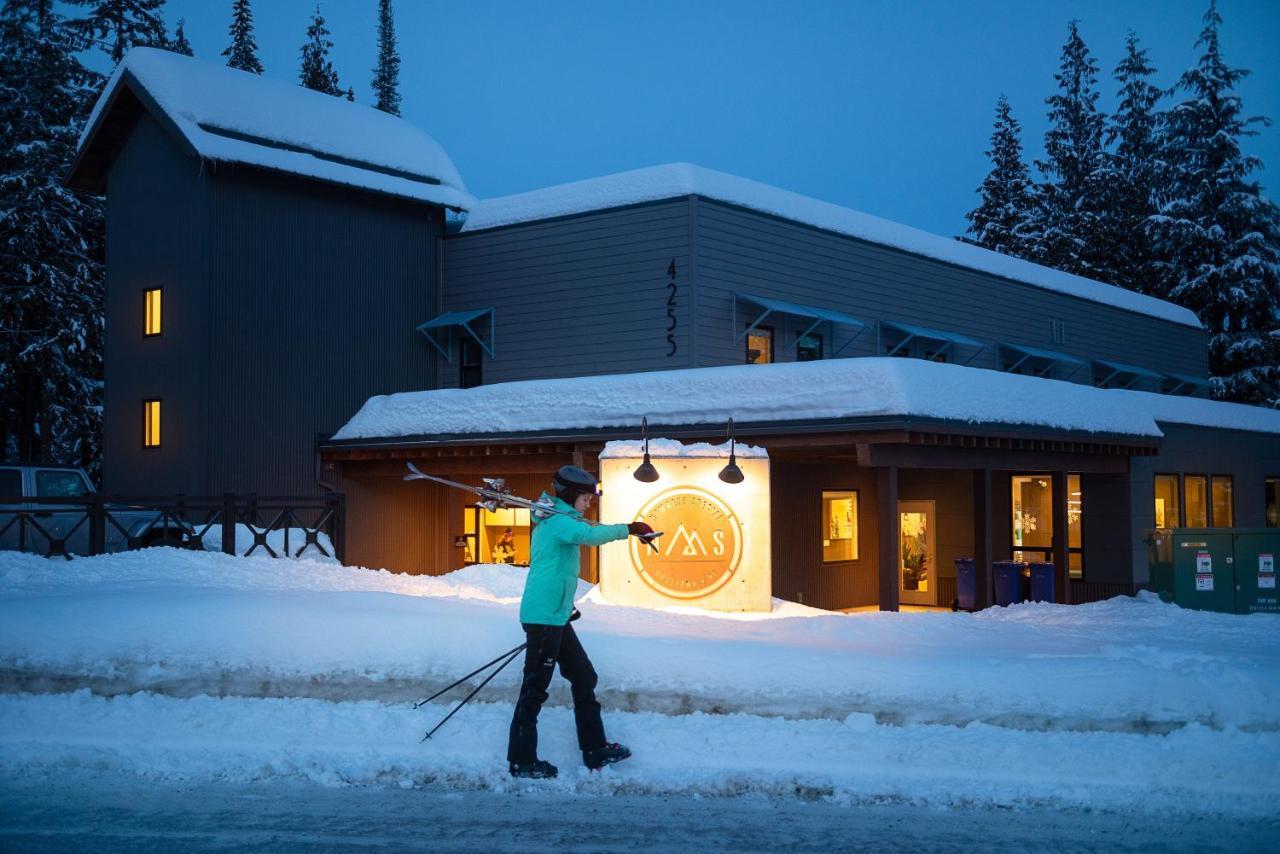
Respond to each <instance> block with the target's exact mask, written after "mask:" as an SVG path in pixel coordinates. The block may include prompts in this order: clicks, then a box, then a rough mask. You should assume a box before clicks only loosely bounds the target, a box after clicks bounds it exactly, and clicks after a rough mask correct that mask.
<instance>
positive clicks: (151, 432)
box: [142, 400, 160, 448]
mask: <svg viewBox="0 0 1280 854" xmlns="http://www.w3.org/2000/svg"><path fill="white" fill-rule="evenodd" d="M142 447H144V448H158V447H160V401H158V400H144V401H143V402H142Z"/></svg>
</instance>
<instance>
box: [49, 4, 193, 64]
mask: <svg viewBox="0 0 1280 854" xmlns="http://www.w3.org/2000/svg"><path fill="white" fill-rule="evenodd" d="M70 2H72V3H74V4H75V5H77V6H85V7H88V15H87V16H86V17H84V18H81V19H79V20H76V21H72V22H71V24H72V25H73V26H74V27H75V28H76V30H77V31H78V32H79V33H80V35H82V36H83V37H85V38H87V39H95V40H97V41H98V42H99V46H100V47H101V48H102V50H103V52H104V53H106V54H107V55H108V56H110V57H111V61H112V62H113V63H119V62H120V60H122V59H124V54H125V51H127V50H128V49H129V48H131V47H134V46H135V45H142V46H144V47H167V46H168V41H169V40H168V39H167V38H166V37H165V32H164V21H163V20H161V18H160V9H161V7H163V6H164V0H70Z"/></svg>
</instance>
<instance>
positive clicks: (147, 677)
mask: <svg viewBox="0 0 1280 854" xmlns="http://www.w3.org/2000/svg"><path fill="white" fill-rule="evenodd" d="M522 584H523V570H521V569H519V568H513V567H494V566H487V567H486V566H480V567H473V568H470V569H467V570H463V571H460V572H457V573H452V574H450V575H448V576H444V577H440V578H430V577H421V576H418V577H415V576H405V575H396V574H392V573H388V572H381V571H379V572H374V571H369V570H363V569H356V568H346V567H341V566H337V565H335V564H332V563H322V562H316V561H310V560H301V561H273V560H270V559H265V558H262V559H258V558H251V559H245V558H235V557H228V556H225V555H221V554H209V553H194V552H185V551H178V550H173V549H150V550H146V551H143V552H133V553H126V554H120V555H108V556H103V557H98V558H90V559H83V560H76V561H72V562H70V563H67V562H63V561H47V560H43V559H40V558H36V557H33V556H29V555H21V554H17V553H13V552H5V553H0V689H3V690H5V691H9V692H14V691H27V692H67V691H75V690H77V689H80V688H85V687H87V688H90V689H92V690H93V691H95V692H96V693H99V694H105V695H113V694H119V693H132V692H135V691H150V692H156V693H161V694H167V695H170V696H176V697H193V696H197V695H202V694H211V695H226V696H235V695H241V696H250V697H279V696H291V697H318V698H325V699H331V700H365V699H377V700H382V701H385V702H407V701H411V700H414V699H417V698H419V697H422V696H425V695H427V694H429V693H431V692H432V691H434V690H435V689H436V688H438V687H442V686H443V685H445V684H448V683H449V682H452V681H453V680H454V679H457V678H458V677H460V676H462V675H463V674H465V673H467V672H468V671H470V670H472V669H473V668H475V667H477V666H478V665H480V664H481V663H483V662H484V661H486V660H487V659H488V658H491V657H493V656H495V655H497V654H498V653H500V652H501V651H502V650H505V649H509V648H511V647H513V646H515V645H516V644H518V643H519V642H520V641H521V640H523V636H522V634H521V633H520V630H519V625H518V621H517V616H516V610H517V602H518V597H519V593H520V589H521V586H522ZM589 589H590V588H589V586H588V585H585V584H584V585H582V587H581V592H582V593H583V594H584V595H585V597H586V600H585V601H582V602H581V603H580V605H581V607H582V609H583V611H584V614H585V616H584V617H583V619H582V620H581V621H580V622H578V623H576V624H575V625H576V627H577V628H578V630H579V632H580V634H581V635H582V637H583V639H584V643H585V645H586V647H587V650H588V651H589V653H590V655H591V657H592V660H593V661H594V663H595V665H596V669H597V671H598V672H599V673H600V676H601V683H600V694H601V698H602V700H603V702H604V703H605V705H606V707H607V708H610V709H613V710H622V711H635V712H660V713H668V714H683V713H689V712H693V711H703V712H709V713H726V712H743V713H749V714H752V715H757V716H758V715H778V716H784V717H789V718H830V719H835V720H844V719H845V718H846V717H848V716H849V715H862V714H866V715H872V716H874V718H875V719H876V720H878V721H880V722H883V723H898V724H906V723H945V724H952V725H957V726H964V725H967V724H969V723H972V722H982V723H987V724H995V725H1000V726H1005V727H1010V728H1015V729H1032V730H1064V731H1078V732H1089V731H1116V732H1138V733H1144V732H1155V733H1168V732H1175V731H1177V730H1178V729H1180V728H1182V727H1185V726H1188V725H1192V724H1198V725H1201V726H1204V727H1207V728H1209V729H1214V730H1218V729H1242V730H1245V731H1257V732H1277V731H1280V659H1278V658H1277V657H1276V656H1275V655H1274V641H1275V637H1276V633H1277V629H1278V628H1280V616H1277V615H1271V614H1254V615H1250V616H1244V617H1241V616H1234V615H1224V614H1209V613H1200V612H1193V611H1184V610H1181V609H1179V608H1176V607H1173V606H1170V605H1165V604H1162V603H1160V602H1159V601H1157V600H1155V599H1154V597H1151V596H1144V597H1139V598H1136V599H1135V598H1124V597H1122V598H1117V599H1113V600H1111V601H1109V602H1102V603H1096V604H1093V605H1085V606H1077V607H1067V606H1057V605H1047V604H1039V605H1022V606H1016V607H1013V608H995V609H991V610H988V611H984V612H982V613H979V614H952V613H917V614H879V613H870V614H855V615H846V614H832V613H828V612H824V611H818V610H815V609H812V608H805V607H802V606H798V605H794V604H791V603H785V602H776V603H775V610H774V613H773V614H770V615H763V618H757V619H749V618H736V619H735V618H730V617H725V616H713V615H708V614H705V613H677V612H674V611H651V610H643V609H635V608H620V607H615V606H610V605H608V604H605V603H603V602H601V601H599V599H598V596H597V595H596V594H595V592H594V591H592V592H590V593H589V592H588V591H589ZM518 680H519V671H518V669H517V668H516V667H514V666H513V667H511V668H508V670H507V671H505V672H504V673H503V674H502V675H501V676H499V677H498V678H497V679H496V680H495V681H494V682H492V683H491V684H490V686H489V687H488V688H487V689H486V693H485V695H484V698H486V699H490V700H493V701H510V700H511V699H513V698H514V694H515V690H516V687H517V685H518ZM553 685H554V686H555V691H556V692H555V693H554V694H553V699H552V702H553V703H561V704H563V703H565V702H567V690H566V689H565V688H564V686H563V684H562V682H561V681H560V680H557V681H556V682H555V683H553Z"/></svg>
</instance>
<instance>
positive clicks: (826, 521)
mask: <svg viewBox="0 0 1280 854" xmlns="http://www.w3.org/2000/svg"><path fill="white" fill-rule="evenodd" d="M857 559H858V493H857V490H849V491H847V492H825V491H824V492H823V493H822V562H823V563H835V562H836V561H842V560H857Z"/></svg>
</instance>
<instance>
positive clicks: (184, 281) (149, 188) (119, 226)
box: [103, 115, 235, 495]
mask: <svg viewBox="0 0 1280 854" xmlns="http://www.w3.org/2000/svg"><path fill="white" fill-rule="evenodd" d="M106 214H107V244H106V256H107V289H106V308H105V311H106V349H105V354H104V355H105V359H106V377H105V401H104V405H105V408H104V413H103V487H104V489H106V490H107V491H109V492H117V493H131V494H134V495H139V494H155V493H159V492H186V493H201V492H207V491H208V489H209V485H210V480H209V471H210V457H209V446H208V434H209V427H208V420H209V418H208V416H209V409H208V406H209V401H208V399H207V396H206V383H207V379H208V372H207V366H208V347H209V333H208V327H207V325H206V322H205V321H206V318H207V317H208V310H209V303H208V300H207V275H206V272H207V271H206V269H205V266H204V265H203V263H202V259H203V257H204V255H203V252H204V248H203V247H204V237H205V234H206V230H207V219H206V205H205V199H204V191H203V185H202V182H201V180H200V177H199V175H198V174H197V172H196V170H195V168H194V162H193V161H191V160H189V159H187V158H186V157H185V156H184V155H183V154H182V153H181V152H180V151H179V150H178V149H177V148H176V147H175V146H174V145H173V143H172V142H171V141H170V140H169V138H168V136H167V135H166V133H165V131H164V130H162V129H161V127H160V126H159V125H158V124H157V123H156V122H155V121H154V120H153V119H151V118H150V117H149V116H146V115H143V116H141V117H140V118H139V119H138V122H137V124H136V125H135V126H134V132H133V133H132V134H131V135H130V137H129V139H128V141H127V142H126V144H125V145H124V146H123V148H122V149H121V151H120V153H119V155H118V156H117V157H116V160H115V162H114V164H113V166H112V168H111V171H110V173H109V175H108V178H107V204H106ZM148 288H162V289H163V295H162V305H161V318H162V321H163V325H162V327H161V334H160V335H159V336H155V337H144V335H143V291H144V290H146V289H148ZM148 398H159V399H160V400H161V409H160V416H161V424H160V447H159V448H148V449H144V448H143V447H142V401H143V400H144V399H148ZM228 488H229V489H230V488H235V487H228Z"/></svg>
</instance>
